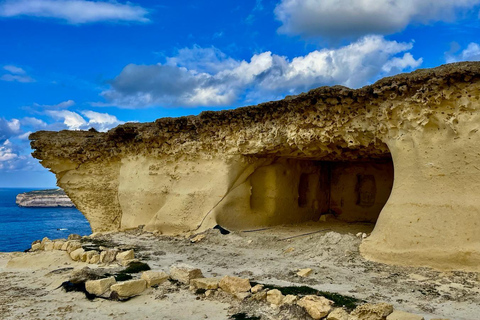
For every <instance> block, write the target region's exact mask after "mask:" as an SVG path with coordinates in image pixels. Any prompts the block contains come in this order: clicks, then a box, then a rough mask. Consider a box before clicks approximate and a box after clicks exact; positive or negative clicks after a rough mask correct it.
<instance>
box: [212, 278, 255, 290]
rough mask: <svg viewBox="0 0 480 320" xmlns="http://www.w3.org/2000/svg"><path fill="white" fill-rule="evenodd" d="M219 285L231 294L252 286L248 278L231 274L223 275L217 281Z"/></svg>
mask: <svg viewBox="0 0 480 320" xmlns="http://www.w3.org/2000/svg"><path fill="white" fill-rule="evenodd" d="M219 287H220V288H221V289H222V290H223V291H225V292H228V293H231V294H236V293H240V292H247V291H250V289H251V288H252V286H251V285H250V280H248V279H243V278H239V277H232V276H225V277H223V278H222V280H221V281H220V283H219Z"/></svg>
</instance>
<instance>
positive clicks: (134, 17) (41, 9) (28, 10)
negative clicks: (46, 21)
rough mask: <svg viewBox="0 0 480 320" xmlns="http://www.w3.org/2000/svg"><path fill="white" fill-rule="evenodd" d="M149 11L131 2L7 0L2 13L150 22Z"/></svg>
mask: <svg viewBox="0 0 480 320" xmlns="http://www.w3.org/2000/svg"><path fill="white" fill-rule="evenodd" d="M147 14H148V11H147V10H146V9H145V8H142V7H140V6H138V5H134V4H132V3H130V2H126V4H122V3H119V2H117V1H88V0H6V1H4V2H3V3H0V17H18V16H30V17H39V18H54V19H60V20H64V21H66V22H68V23H71V24H82V23H94V22H103V21H107V22H122V21H123V22H148V21H149V19H148V18H147V17H146V16H147Z"/></svg>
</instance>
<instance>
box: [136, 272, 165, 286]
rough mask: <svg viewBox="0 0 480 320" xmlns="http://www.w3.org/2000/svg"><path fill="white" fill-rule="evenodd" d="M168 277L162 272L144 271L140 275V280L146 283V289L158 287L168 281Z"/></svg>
mask: <svg viewBox="0 0 480 320" xmlns="http://www.w3.org/2000/svg"><path fill="white" fill-rule="evenodd" d="M169 277H170V276H169V275H168V274H167V273H166V272H163V271H145V272H143V273H142V279H143V280H145V281H146V282H147V287H152V286H156V285H159V284H161V283H163V282H165V281H167V280H168V278H169Z"/></svg>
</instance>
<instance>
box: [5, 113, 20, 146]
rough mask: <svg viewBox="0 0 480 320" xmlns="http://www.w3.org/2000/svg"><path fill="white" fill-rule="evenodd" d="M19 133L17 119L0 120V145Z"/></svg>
mask: <svg viewBox="0 0 480 320" xmlns="http://www.w3.org/2000/svg"><path fill="white" fill-rule="evenodd" d="M18 133H20V121H19V120H18V119H12V120H6V119H4V118H0V143H3V142H5V140H7V139H9V138H10V137H12V136H14V135H16V134H18Z"/></svg>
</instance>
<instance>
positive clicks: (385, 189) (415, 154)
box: [30, 62, 480, 270]
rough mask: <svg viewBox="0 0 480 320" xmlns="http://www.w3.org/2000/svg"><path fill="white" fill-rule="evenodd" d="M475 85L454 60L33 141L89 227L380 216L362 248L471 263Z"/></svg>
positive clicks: (473, 69)
mask: <svg viewBox="0 0 480 320" xmlns="http://www.w3.org/2000/svg"><path fill="white" fill-rule="evenodd" d="M479 91H480V63H477V62H467V63H457V64H450V65H445V66H441V67H438V68H435V69H427V70H418V71H415V72H413V73H410V74H401V75H397V76H394V77H390V78H385V79H382V80H380V81H378V82H376V83H375V84H373V85H370V86H366V87H364V88H361V89H358V90H353V89H349V88H345V87H340V86H334V87H321V88H318V89H314V90H311V91H310V92H308V93H303V94H300V95H298V96H294V97H287V98H285V99H284V100H281V101H274V102H268V103H263V104H260V105H257V106H250V107H244V108H238V109H235V110H227V111H220V112H203V113H201V114H200V115H199V116H190V117H181V118H175V119H172V118H164V119H159V120H157V121H155V122H154V123H128V124H125V125H121V126H119V127H117V128H115V129H112V130H110V131H109V132H107V133H98V132H85V131H75V132H73V131H61V132H45V131H42V132H36V133H34V134H32V135H31V136H30V139H31V140H32V147H33V148H34V149H35V151H34V153H33V156H34V157H36V158H38V159H40V160H41V163H42V164H43V166H45V167H47V168H49V169H50V170H51V171H52V172H54V173H55V174H56V176H57V181H58V185H59V186H60V187H62V188H63V189H64V190H65V191H66V193H67V194H68V195H69V196H70V198H71V199H72V200H73V202H74V203H75V204H76V205H77V207H78V208H79V209H80V210H81V211H82V212H83V213H84V214H85V216H86V217H87V219H88V220H89V221H90V223H91V225H92V229H93V230H94V231H105V230H113V229H126V228H132V227H136V226H138V225H145V228H146V229H148V230H159V231H161V232H164V233H170V234H171V233H186V232H193V231H198V230H203V229H205V228H207V227H211V226H213V225H214V224H217V223H219V224H221V225H222V226H225V227H228V228H231V229H243V228H250V227H255V226H268V225H273V224H280V223H294V222H302V221H307V220H316V219H318V218H319V217H320V216H321V215H322V214H325V213H333V214H335V215H336V216H337V217H338V219H341V220H345V221H370V222H375V221H376V220H377V217H378V221H377V223H376V227H375V230H374V232H373V233H372V235H371V237H369V238H368V239H367V240H366V241H365V242H364V243H363V245H362V247H361V251H362V253H363V254H364V256H365V257H367V258H369V259H373V260H378V261H383V262H388V263H399V264H410V265H428V266H434V267H438V268H463V269H474V270H479V268H480V267H479V266H480V263H479V262H480V232H478V231H479V225H480V201H479V200H477V197H476V190H477V189H479V187H480V153H479V152H478V151H477V150H479V149H480V148H479V147H480V133H479V132H478V130H479V127H480V113H479V110H478V109H479V108H480V102H479V99H480V96H479ZM380 212H381V213H380Z"/></svg>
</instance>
